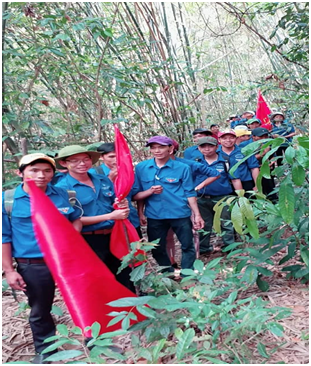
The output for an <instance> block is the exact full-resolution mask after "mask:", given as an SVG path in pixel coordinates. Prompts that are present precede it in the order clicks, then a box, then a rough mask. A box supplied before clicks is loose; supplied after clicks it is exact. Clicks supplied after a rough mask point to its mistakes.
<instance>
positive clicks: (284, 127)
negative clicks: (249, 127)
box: [271, 122, 295, 146]
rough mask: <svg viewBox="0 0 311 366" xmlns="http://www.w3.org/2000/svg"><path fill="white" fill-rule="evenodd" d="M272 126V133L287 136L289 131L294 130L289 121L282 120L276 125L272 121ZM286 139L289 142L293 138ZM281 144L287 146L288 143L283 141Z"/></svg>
mask: <svg viewBox="0 0 311 366" xmlns="http://www.w3.org/2000/svg"><path fill="white" fill-rule="evenodd" d="M272 126H273V128H272V131H271V134H272V135H280V136H287V135H289V134H290V133H293V132H295V128H294V126H293V125H292V124H291V123H289V122H283V123H281V125H280V126H278V127H277V126H276V125H275V124H274V123H272ZM286 140H287V141H289V142H291V141H292V140H293V138H292V137H289V138H287V139H286ZM281 146H288V144H287V143H286V142H285V143H283V144H282V145H281Z"/></svg>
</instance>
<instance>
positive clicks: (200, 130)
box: [192, 128, 213, 136]
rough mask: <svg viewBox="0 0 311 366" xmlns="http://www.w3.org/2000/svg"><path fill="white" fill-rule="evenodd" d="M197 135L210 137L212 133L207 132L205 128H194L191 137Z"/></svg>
mask: <svg viewBox="0 0 311 366" xmlns="http://www.w3.org/2000/svg"><path fill="white" fill-rule="evenodd" d="M199 133H202V134H205V135H207V136H212V134H213V132H212V131H210V130H208V129H207V128H196V129H195V130H194V131H193V132H192V135H193V136H194V135H198V134H199Z"/></svg>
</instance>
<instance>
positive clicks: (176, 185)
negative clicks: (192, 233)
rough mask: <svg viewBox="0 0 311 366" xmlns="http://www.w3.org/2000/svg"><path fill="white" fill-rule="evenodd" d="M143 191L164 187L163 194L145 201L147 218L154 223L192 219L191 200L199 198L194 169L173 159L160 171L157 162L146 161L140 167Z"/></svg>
mask: <svg viewBox="0 0 311 366" xmlns="http://www.w3.org/2000/svg"><path fill="white" fill-rule="evenodd" d="M136 178H137V184H138V187H139V191H145V190H147V189H149V188H150V187H151V186H154V185H161V186H162V187H163V192H162V193H161V194H152V195H151V196H149V197H148V198H146V199H145V215H146V217H148V218H151V219H158V220H162V219H179V218H185V217H190V216H191V210H190V207H189V205H188V200H187V198H188V197H196V192H195V190H194V185H193V180H192V177H191V170H190V167H189V166H187V165H186V164H183V163H180V162H179V161H175V160H172V159H169V160H168V161H167V163H166V164H165V165H164V166H163V167H161V168H159V167H158V166H157V165H156V163H155V160H154V159H149V160H145V161H143V162H141V163H139V164H138V165H137V166H136Z"/></svg>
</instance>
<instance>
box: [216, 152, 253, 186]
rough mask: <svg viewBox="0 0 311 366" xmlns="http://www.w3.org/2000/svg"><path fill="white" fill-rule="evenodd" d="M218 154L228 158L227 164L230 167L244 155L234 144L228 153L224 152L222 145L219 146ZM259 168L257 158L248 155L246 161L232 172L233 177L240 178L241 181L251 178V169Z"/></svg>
mask: <svg viewBox="0 0 311 366" xmlns="http://www.w3.org/2000/svg"><path fill="white" fill-rule="evenodd" d="M219 154H220V155H221V156H222V157H223V158H224V159H225V160H226V158H227V159H228V160H229V166H230V168H229V169H231V168H232V167H233V166H234V165H235V164H236V163H238V162H239V161H240V160H242V159H243V158H244V157H245V155H243V154H242V151H241V149H240V148H239V147H238V146H236V145H235V147H234V150H233V151H232V152H231V153H230V155H228V154H226V153H225V152H224V151H223V150H222V147H221V146H220V147H219ZM253 168H259V164H258V160H257V159H256V157H255V156H254V155H252V156H250V157H249V158H248V159H247V160H246V161H244V162H243V163H242V164H241V165H239V167H238V168H237V169H236V171H235V172H234V173H233V175H234V177H235V178H236V179H237V178H238V179H240V180H241V182H246V181H250V180H252V179H253V177H252V173H251V169H253Z"/></svg>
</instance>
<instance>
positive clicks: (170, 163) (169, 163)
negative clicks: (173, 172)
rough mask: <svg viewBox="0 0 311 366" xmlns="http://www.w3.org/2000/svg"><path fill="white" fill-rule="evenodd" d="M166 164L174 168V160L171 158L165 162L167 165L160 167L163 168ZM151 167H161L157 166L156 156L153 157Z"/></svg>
mask: <svg viewBox="0 0 311 366" xmlns="http://www.w3.org/2000/svg"><path fill="white" fill-rule="evenodd" d="M166 166H168V167H170V168H172V167H173V166H174V160H173V159H171V158H169V160H168V161H167V162H166V163H165V165H163V166H162V167H161V168H160V169H162V168H164V167H166ZM150 167H152V168H155V169H159V167H158V166H157V164H156V162H155V158H153V159H151V164H150Z"/></svg>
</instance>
